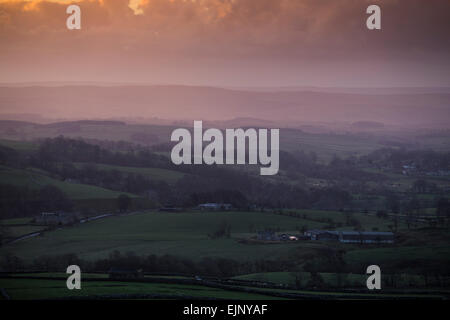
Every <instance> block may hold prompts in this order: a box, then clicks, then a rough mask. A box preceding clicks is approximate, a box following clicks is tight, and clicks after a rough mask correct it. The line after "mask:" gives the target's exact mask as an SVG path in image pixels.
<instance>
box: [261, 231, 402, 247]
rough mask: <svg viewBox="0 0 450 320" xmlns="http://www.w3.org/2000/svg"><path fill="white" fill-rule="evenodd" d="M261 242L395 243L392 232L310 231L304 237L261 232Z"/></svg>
mask: <svg viewBox="0 0 450 320" xmlns="http://www.w3.org/2000/svg"><path fill="white" fill-rule="evenodd" d="M256 239H257V240H261V241H297V240H313V241H334V242H342V243H367V244H370V243H373V244H382V243H394V234H393V233H392V232H375V231H372V232H370V231H335V230H308V231H306V232H305V233H304V234H302V235H289V234H276V233H275V232H274V231H261V232H258V234H257V236H256Z"/></svg>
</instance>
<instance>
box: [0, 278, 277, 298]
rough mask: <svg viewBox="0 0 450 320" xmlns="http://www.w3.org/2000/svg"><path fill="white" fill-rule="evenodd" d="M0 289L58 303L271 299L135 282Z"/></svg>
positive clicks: (5, 283) (17, 282) (6, 282)
mask: <svg viewBox="0 0 450 320" xmlns="http://www.w3.org/2000/svg"><path fill="white" fill-rule="evenodd" d="M0 287H2V288H4V289H5V291H6V292H7V293H8V295H9V296H10V297H11V298H12V299H15V300H17V299H19V300H27V299H60V298H68V297H78V298H83V297H88V296H101V295H114V294H116V295H124V294H157V295H165V296H167V295H170V296H173V297H174V298H183V297H186V296H187V297H195V298H217V299H252V300H266V299H274V298H273V297H270V296H266V295H263V294H255V293H245V292H236V291H228V290H225V289H218V288H210V287H205V286H201V285H185V284H164V283H137V282H114V281H111V282H110V281H108V282H101V281H98V282H96V281H85V282H83V283H82V287H81V290H68V289H67V287H66V281H65V280H62V279H58V280H56V279H55V280H47V279H42V280H41V279H0Z"/></svg>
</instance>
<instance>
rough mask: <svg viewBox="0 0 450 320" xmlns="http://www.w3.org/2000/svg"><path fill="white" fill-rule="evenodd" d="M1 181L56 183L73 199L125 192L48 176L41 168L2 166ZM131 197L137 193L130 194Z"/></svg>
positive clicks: (29, 184) (30, 184)
mask: <svg viewBox="0 0 450 320" xmlns="http://www.w3.org/2000/svg"><path fill="white" fill-rule="evenodd" d="M0 181H2V182H3V183H7V184H11V185H17V186H27V187H29V188H34V189H40V188H42V187H44V186H46V185H54V186H56V187H58V188H60V189H61V190H62V191H63V192H64V193H66V194H67V196H68V197H69V198H71V199H74V200H78V199H115V198H117V197H118V196H119V195H120V194H122V193H124V192H118V191H112V190H108V189H105V188H101V187H97V186H91V185H86V184H80V183H71V182H65V181H61V180H57V179H54V178H51V177H49V176H46V175H45V174H43V172H42V171H41V170H36V169H27V170H24V169H14V168H9V167H5V166H0ZM128 195H129V196H130V197H136V196H135V195H132V194H128Z"/></svg>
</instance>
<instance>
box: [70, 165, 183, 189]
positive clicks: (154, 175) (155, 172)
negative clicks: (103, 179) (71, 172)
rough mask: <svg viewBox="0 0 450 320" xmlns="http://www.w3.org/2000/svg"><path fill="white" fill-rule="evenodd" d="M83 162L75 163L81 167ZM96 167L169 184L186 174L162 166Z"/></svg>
mask: <svg viewBox="0 0 450 320" xmlns="http://www.w3.org/2000/svg"><path fill="white" fill-rule="evenodd" d="M82 165H83V163H75V166H76V167H81V166H82ZM95 167H96V168H97V169H99V170H117V171H120V172H124V173H135V174H139V175H142V176H144V177H146V178H149V179H152V180H157V181H165V182H167V183H169V184H174V183H176V182H177V181H178V180H179V179H180V178H182V177H183V176H184V175H185V174H184V173H182V172H178V171H173V170H167V169H160V168H137V167H124V166H113V165H108V164H96V165H95Z"/></svg>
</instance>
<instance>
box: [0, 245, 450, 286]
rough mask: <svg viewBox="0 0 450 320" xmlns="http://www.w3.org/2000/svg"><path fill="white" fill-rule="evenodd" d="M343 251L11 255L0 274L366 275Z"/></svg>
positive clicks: (393, 267)
mask: <svg viewBox="0 0 450 320" xmlns="http://www.w3.org/2000/svg"><path fill="white" fill-rule="evenodd" d="M345 255H346V251H344V250H342V249H338V248H332V247H327V248H323V249H320V250H318V251H317V252H316V254H315V256H314V257H313V258H311V257H309V258H307V257H304V256H302V255H293V256H292V257H290V258H289V259H257V260H248V261H237V260H234V259H228V258H218V257H217V258H214V257H205V258H201V259H198V260H192V259H190V258H187V257H180V256H174V255H167V254H166V255H161V256H158V255H154V254H150V255H137V254H136V253H134V252H131V251H130V252H126V253H122V252H119V251H113V252H111V253H110V254H109V256H108V257H106V258H102V259H98V260H95V261H88V260H84V259H81V258H79V257H78V256H77V255H76V254H64V255H53V256H50V255H48V256H41V257H38V258H35V259H34V260H33V261H32V262H24V261H23V260H21V259H20V258H18V257H17V256H14V255H13V254H6V255H4V256H3V259H2V260H1V261H0V271H2V272H20V271H23V270H40V271H47V272H61V271H62V270H64V271H65V270H66V268H67V266H68V265H72V264H76V265H78V266H80V268H81V269H82V270H83V272H101V273H107V272H108V271H109V270H110V269H111V268H119V269H124V270H136V269H142V271H143V272H145V273H156V274H184V275H201V276H213V277H232V276H237V275H242V274H252V273H261V272H276V271H280V270H283V271H285V272H286V271H287V272H292V273H297V272H310V273H311V274H316V273H327V272H328V273H342V274H348V273H355V274H362V273H365V270H366V268H367V263H368V262H367V261H361V263H354V264H351V265H350V264H347V263H346V259H345ZM383 272H384V273H385V274H389V273H402V272H407V273H413V274H418V275H422V276H424V277H425V278H429V277H447V276H449V275H450V270H449V268H448V266H446V265H443V264H442V263H440V262H439V261H434V260H423V259H421V260H414V259H402V260H399V261H397V260H395V261H392V262H390V263H387V262H386V263H384V264H383Z"/></svg>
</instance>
